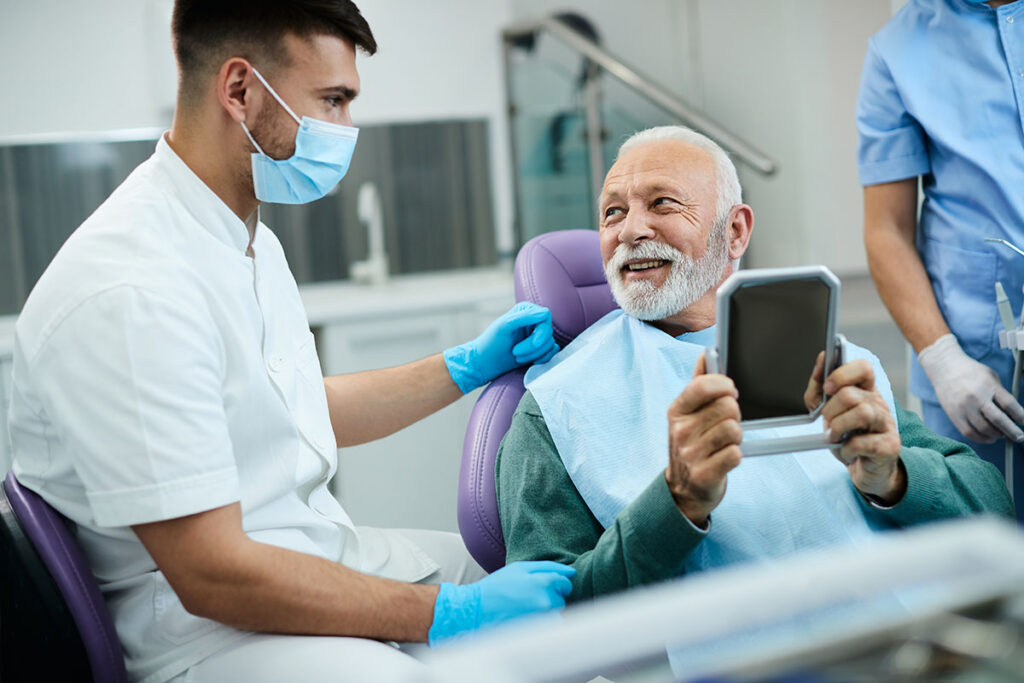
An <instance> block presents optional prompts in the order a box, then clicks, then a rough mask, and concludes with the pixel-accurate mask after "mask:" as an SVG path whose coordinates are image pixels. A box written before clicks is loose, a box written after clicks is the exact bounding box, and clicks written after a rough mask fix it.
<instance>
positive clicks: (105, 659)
mask: <svg viewBox="0 0 1024 683" xmlns="http://www.w3.org/2000/svg"><path fill="white" fill-rule="evenodd" d="M0 518H2V524H0V546H2V548H0V549H2V553H3V565H2V566H3V574H2V575H0V581H2V583H3V585H0V593H2V607H3V612H2V621H0V636H2V639H3V642H4V645H5V647H4V654H3V661H0V673H5V674H7V675H9V676H10V677H11V678H12V679H15V680H22V679H23V678H24V679H26V680H27V678H26V676H25V675H30V676H31V678H33V679H40V680H41V679H43V678H49V677H50V676H44V675H42V674H43V673H44V672H48V673H50V674H57V673H59V674H60V675H59V678H60V679H61V680H89V679H90V678H91V679H92V680H93V681H103V682H104V683H107V682H108V681H110V682H113V683H121V682H123V681H127V679H128V676H127V673H126V671H125V665H124V655H123V653H122V651H121V643H120V641H119V640H118V638H117V632H116V631H115V630H114V623H113V620H112V619H111V618H110V612H109V610H108V609H107V605H106V603H105V602H104V601H103V596H102V595H101V594H100V591H99V587H98V586H97V584H96V580H95V578H94V577H93V575H92V572H91V570H90V569H89V564H88V562H86V560H85V557H84V555H83V554H82V551H81V549H80V548H79V547H78V544H77V543H76V542H75V540H74V538H73V537H72V535H71V532H70V530H69V529H68V526H67V522H66V521H65V520H64V518H63V517H61V516H60V515H59V514H58V513H57V512H56V511H55V510H54V509H53V508H51V507H50V506H49V505H48V504H47V503H46V502H45V501H44V500H43V499H42V498H40V497H39V496H38V495H36V494H35V493H34V492H33V491H30V490H29V489H27V488H25V487H24V486H22V485H21V484H20V483H19V482H18V480H17V479H16V478H15V476H14V473H13V472H9V473H8V474H7V478H6V479H5V480H4V481H3V484H2V486H0ZM5 677H6V676H5Z"/></svg>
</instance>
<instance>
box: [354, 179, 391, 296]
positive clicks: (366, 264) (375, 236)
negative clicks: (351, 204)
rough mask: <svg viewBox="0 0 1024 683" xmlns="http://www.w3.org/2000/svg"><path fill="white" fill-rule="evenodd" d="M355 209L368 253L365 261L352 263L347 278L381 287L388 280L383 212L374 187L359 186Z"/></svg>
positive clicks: (372, 185) (369, 184) (369, 185)
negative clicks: (362, 228)
mask: <svg viewBox="0 0 1024 683" xmlns="http://www.w3.org/2000/svg"><path fill="white" fill-rule="evenodd" d="M356 207H357V212H358V214H359V222H360V223H362V224H363V225H364V226H365V227H366V236H367V242H368V243H369V245H370V253H369V255H368V256H367V258H366V259H365V260H363V261H353V262H352V264H351V265H350V266H349V277H351V278H352V280H353V281H354V282H357V283H359V284H364V285H382V284H384V283H385V282H387V279H388V255H387V252H385V251H384V212H383V211H382V209H381V203H380V193H379V192H377V186H376V185H374V184H373V183H363V184H362V185H360V186H359V195H358V198H357V200H356Z"/></svg>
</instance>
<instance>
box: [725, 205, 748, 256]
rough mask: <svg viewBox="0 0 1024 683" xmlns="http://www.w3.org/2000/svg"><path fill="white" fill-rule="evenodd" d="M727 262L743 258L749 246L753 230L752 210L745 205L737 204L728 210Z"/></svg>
mask: <svg viewBox="0 0 1024 683" xmlns="http://www.w3.org/2000/svg"><path fill="white" fill-rule="evenodd" d="M726 229H727V230H728V232H729V260H731V261H735V260H736V259H738V258H740V257H741V256H743V254H744V252H746V250H747V246H748V245H749V244H750V233H751V232H752V231H753V230H754V210H753V209H751V208H750V207H749V206H747V205H746V204H737V205H736V206H734V207H732V208H731V209H730V210H729V222H728V225H727V228H726Z"/></svg>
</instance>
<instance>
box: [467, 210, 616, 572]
mask: <svg viewBox="0 0 1024 683" xmlns="http://www.w3.org/2000/svg"><path fill="white" fill-rule="evenodd" d="M515 293H516V301H532V302H533V303H535V304H540V305H541V306H547V307H548V308H549V309H551V317H552V322H553V325H554V333H555V341H557V342H558V344H559V345H560V346H562V347H565V345H566V344H568V343H569V342H571V341H572V340H573V339H575V338H576V335H578V334H579V333H580V332H582V331H583V330H585V329H587V327H589V326H590V325H592V324H593V323H595V322H597V321H598V320H600V319H601V318H602V317H604V315H605V314H606V313H608V312H609V311H611V310H613V309H615V308H617V307H618V306H617V304H616V303H615V300H614V299H613V298H612V294H611V290H610V289H609V288H608V282H607V281H606V280H605V277H604V269H603V268H602V265H601V249H600V243H599V241H598V233H597V231H596V230H564V231H561V232H550V233H546V234H543V235H539V236H537V237H535V238H533V239H532V240H530V241H529V242H527V243H526V244H525V245H523V248H522V249H521V250H520V251H519V256H517V257H516V265H515ZM525 374H526V371H525V370H513V371H512V372H509V373H507V374H505V375H502V376H501V377H499V378H498V379H496V380H494V381H493V382H491V383H490V385H488V386H487V388H486V389H484V391H483V393H481V394H480V398H479V399H477V402H476V405H475V406H474V407H473V412H472V413H471V414H470V417H469V425H468V426H467V428H466V440H465V442H464V443H463V446H462V467H461V469H460V471H459V499H458V515H459V531H460V532H461V533H462V540H463V541H464V542H465V543H466V547H467V548H468V549H469V552H470V554H471V555H472V556H473V558H474V559H475V560H476V561H477V562H478V563H479V564H480V566H481V567H483V568H484V569H486V570H487V571H488V572H493V571H494V570H496V569H499V568H500V567H503V566H504V565H505V538H504V536H503V535H502V532H501V521H500V519H499V518H498V502H497V497H496V492H495V488H494V461H495V458H496V456H497V454H498V445H499V444H500V443H501V438H502V437H503V436H504V435H505V432H506V431H508V428H509V425H510V424H511V423H512V414H513V413H514V412H515V410H516V406H517V405H519V399H520V398H522V396H523V394H524V393H525V391H526V390H525V389H524V387H523V376H524V375H525Z"/></svg>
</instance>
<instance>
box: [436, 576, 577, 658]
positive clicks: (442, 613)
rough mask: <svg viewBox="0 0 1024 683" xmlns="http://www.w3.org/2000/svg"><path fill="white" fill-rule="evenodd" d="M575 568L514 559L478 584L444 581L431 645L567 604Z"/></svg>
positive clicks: (439, 596)
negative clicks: (455, 583) (456, 583)
mask: <svg viewBox="0 0 1024 683" xmlns="http://www.w3.org/2000/svg"><path fill="white" fill-rule="evenodd" d="M575 575H576V570H575V569H573V568H572V567H569V566H566V565H564V564H559V563H557V562H548V561H541V562H513V563H512V564H510V565H508V566H506V567H502V568H501V569H499V570H498V571H496V572H494V573H493V574H491V575H490V576H487V577H484V578H483V579H481V580H479V581H477V582H476V583H471V584H468V585H465V586H456V585H454V584H451V583H442V584H441V590H440V592H439V593H438V594H437V601H436V602H435V603H434V623H433V625H432V626H431V627H430V632H429V634H428V637H429V639H430V644H431V645H436V644H437V643H439V642H441V641H443V640H446V639H448V638H452V637H454V636H457V635H459V634H463V633H469V632H471V631H475V630H477V629H478V628H480V627H482V626H487V625H488V624H497V623H500V622H503V621H508V620H509V619H515V618H517V617H522V616H525V615H527V614H533V613H537V612H546V611H548V610H552V609H560V608H562V607H564V606H565V596H567V595H569V593H570V592H572V581H571V580H570V579H571V578H572V577H573V576H575Z"/></svg>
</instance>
